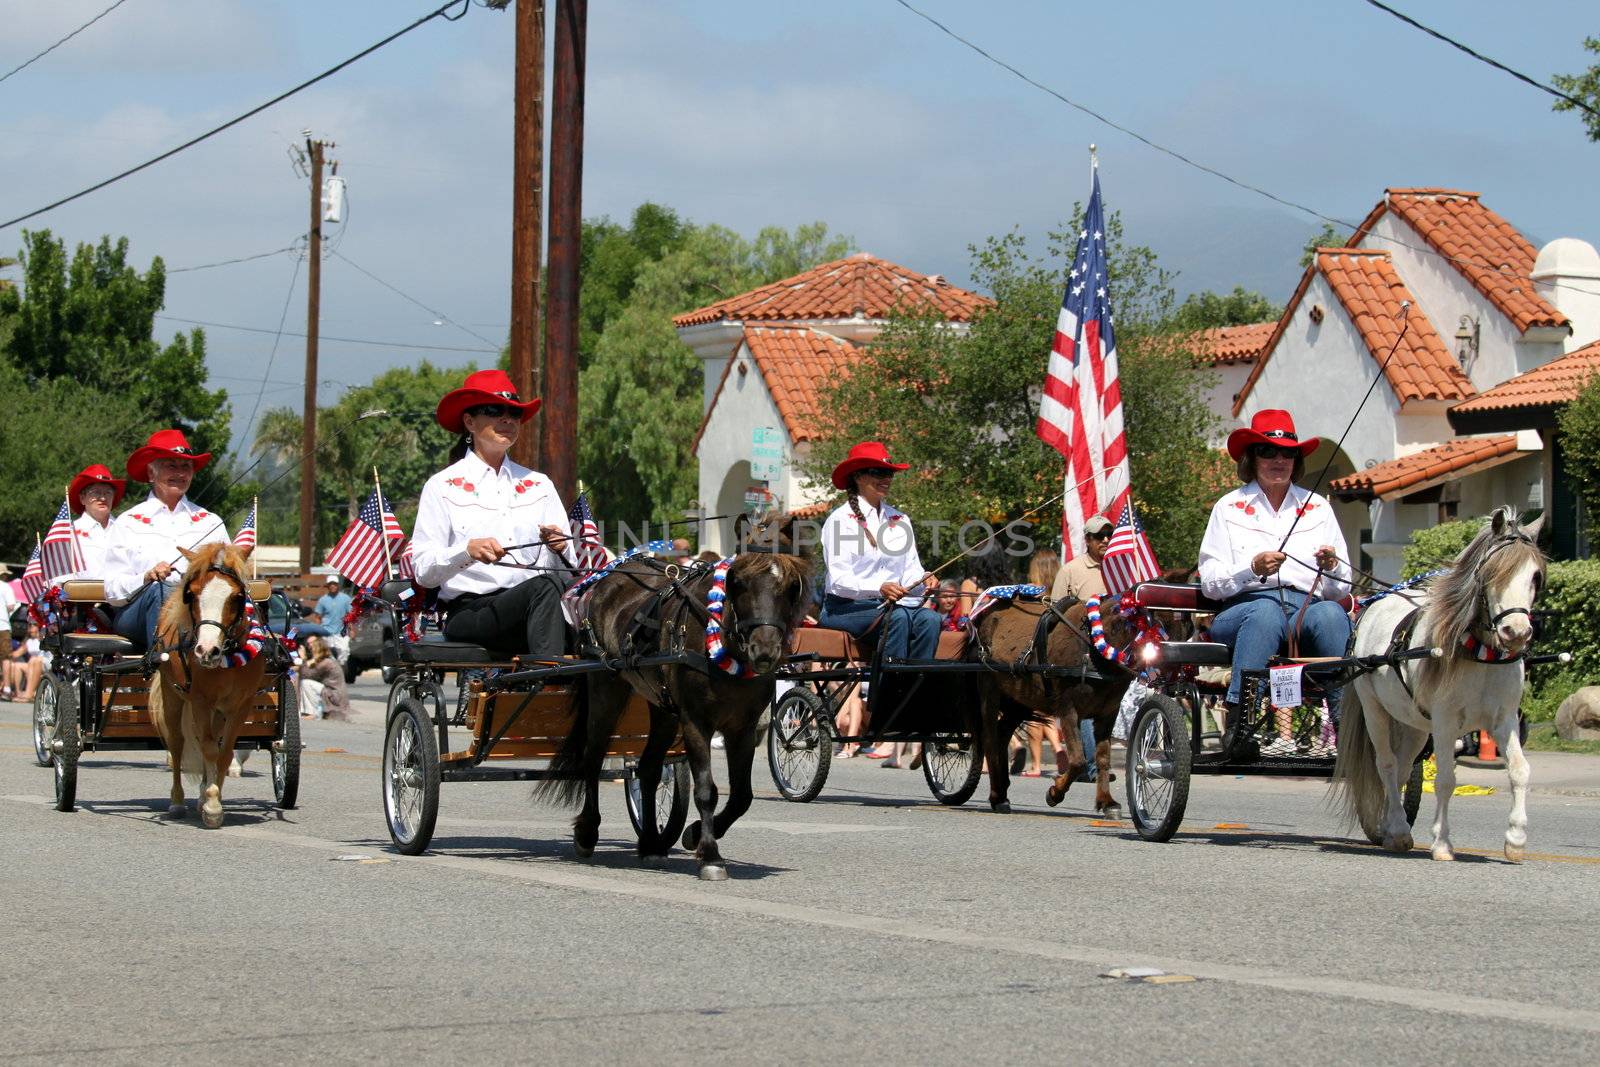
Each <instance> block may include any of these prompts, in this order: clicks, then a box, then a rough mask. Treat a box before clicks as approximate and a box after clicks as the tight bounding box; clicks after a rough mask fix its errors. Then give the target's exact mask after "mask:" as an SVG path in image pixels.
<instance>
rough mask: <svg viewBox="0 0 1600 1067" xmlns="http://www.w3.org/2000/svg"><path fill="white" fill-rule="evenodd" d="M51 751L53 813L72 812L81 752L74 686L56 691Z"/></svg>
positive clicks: (67, 686)
mask: <svg viewBox="0 0 1600 1067" xmlns="http://www.w3.org/2000/svg"><path fill="white" fill-rule="evenodd" d="M51 747H52V751H53V753H54V755H55V765H56V810H57V811H71V810H72V807H73V804H74V803H75V802H76V801H77V799H78V756H79V755H81V754H82V752H83V731H82V730H81V729H80V727H79V724H78V690H77V689H76V688H75V687H74V686H70V685H62V686H57V687H56V729H55V737H54V739H53V740H52V742H51Z"/></svg>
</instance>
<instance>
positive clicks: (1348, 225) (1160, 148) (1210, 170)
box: [894, 0, 1600, 296]
mask: <svg viewBox="0 0 1600 1067" xmlns="http://www.w3.org/2000/svg"><path fill="white" fill-rule="evenodd" d="M894 2H895V3H897V4H899V5H900V6H901V7H903V8H905V9H906V10H907V11H909V12H911V13H912V14H913V15H915V16H917V17H918V18H920V19H922V20H923V21H924V22H927V23H929V24H930V25H932V26H934V27H935V28H936V29H938V30H939V31H940V32H941V33H943V34H945V36H947V37H949V38H951V39H952V40H954V41H956V42H958V43H960V44H962V45H964V46H965V47H967V48H970V49H971V50H972V51H974V52H976V53H978V55H980V56H982V57H983V58H984V59H987V60H988V61H989V62H991V63H993V64H994V65H995V66H997V67H999V68H1001V69H1002V70H1005V71H1008V72H1009V73H1011V74H1014V75H1015V76H1016V77H1018V78H1020V79H1021V80H1022V81H1024V82H1026V83H1028V84H1029V85H1031V86H1033V87H1034V88H1035V89H1038V90H1039V91H1040V92H1042V93H1045V94H1047V95H1049V96H1053V97H1055V98H1056V99H1057V100H1059V101H1061V102H1062V103H1063V104H1066V105H1067V106H1068V107H1070V108H1073V109H1075V110H1077V111H1081V112H1082V113H1083V114H1085V115H1088V116H1089V117H1090V118H1092V119H1094V120H1095V121H1097V122H1100V123H1103V124H1104V125H1106V126H1109V127H1111V128H1112V129H1114V130H1116V131H1118V132H1119V133H1123V134H1126V135H1127V136H1129V137H1131V138H1133V139H1134V140H1135V141H1138V142H1139V143H1140V144H1143V145H1145V146H1147V147H1149V148H1153V149H1154V150H1155V151H1157V152H1160V153H1161V154H1163V155H1166V156H1171V157H1172V158H1173V159H1176V160H1177V161H1178V162H1180V163H1182V164H1184V165H1185V166H1189V167H1193V168H1194V169H1195V170H1198V171H1201V172H1202V173H1205V174H1210V175H1211V176H1212V177H1215V178H1220V179H1222V180H1223V181H1225V182H1227V183H1228V184H1229V185H1233V186H1237V187H1238V188H1240V189H1244V190H1246V191H1248V192H1252V193H1255V194H1256V195H1258V196H1263V197H1266V198H1267V199H1268V200H1271V201H1273V202H1274V203H1278V204H1282V205H1283V206H1284V207H1287V208H1293V209H1294V210H1295V211H1299V212H1301V213H1302V214H1306V215H1310V216H1311V217H1312V218H1314V219H1320V220H1321V221H1323V222H1327V223H1331V224H1332V225H1334V226H1339V227H1342V228H1344V229H1347V230H1351V231H1355V230H1358V229H1360V225H1359V224H1358V223H1353V222H1350V221H1349V220H1347V219H1340V218H1335V217H1334V216H1332V215H1327V214H1324V213H1323V212H1321V211H1318V210H1317V209H1316V208H1314V207H1310V206H1308V205H1306V204H1301V203H1298V202H1296V201H1294V200H1288V199H1286V198H1284V197H1281V196H1278V195H1277V194H1276V193H1272V192H1269V191H1267V190H1266V189H1262V188H1261V187H1259V186H1255V185H1251V184H1250V183H1249V182H1246V181H1241V180H1240V179H1238V178H1235V177H1233V176H1231V175H1228V174H1224V173H1223V172H1222V171H1220V170H1217V169H1216V168H1215V167H1210V166H1207V165H1206V164H1204V163H1200V162H1198V161H1196V160H1193V159H1190V158H1189V157H1188V156H1186V155H1184V154H1183V153H1182V152H1179V151H1177V150H1176V149H1172V148H1168V147H1167V146H1166V145H1163V144H1157V143H1156V142H1155V141H1152V140H1151V139H1150V138H1148V137H1146V136H1144V135H1143V134H1141V133H1139V132H1138V131H1137V130H1131V129H1129V128H1128V127H1126V126H1123V125H1121V124H1120V123H1118V122H1115V121H1113V120H1111V119H1109V118H1107V117H1106V116H1104V115H1102V114H1100V113H1099V112H1098V111H1095V110H1094V109H1093V108H1091V107H1088V106H1086V105H1084V104H1080V103H1078V102H1077V101H1075V100H1070V99H1068V98H1067V97H1066V96H1064V95H1062V94H1061V93H1059V92H1057V91H1056V90H1054V89H1052V88H1050V86H1048V85H1045V84H1044V83H1042V82H1039V81H1037V80H1035V79H1034V78H1032V77H1030V76H1028V75H1027V74H1024V73H1023V72H1022V71H1020V70H1018V69H1017V68H1016V67H1014V66H1012V65H1011V64H1010V63H1007V62H1006V61H1005V60H1003V59H1000V58H999V57H998V56H995V55H993V54H992V53H990V52H988V51H986V50H985V49H984V48H982V47H981V46H980V45H978V44H976V43H975V42H973V41H970V40H968V39H967V38H965V37H963V36H961V35H960V34H959V33H957V32H956V31H954V30H952V29H951V28H950V27H948V26H946V25H945V24H944V23H942V22H940V21H939V20H938V19H936V18H934V17H933V16H932V15H929V14H928V13H927V12H925V11H921V10H919V9H917V8H916V7H914V6H912V5H911V4H910V3H909V2H908V0H894ZM1367 236H1368V237H1369V238H1370V239H1372V240H1374V241H1383V242H1385V243H1387V244H1391V245H1395V246H1397V247H1400V248H1409V249H1411V250H1412V251H1414V252H1422V253H1424V254H1427V255H1434V256H1438V257H1439V258H1440V259H1442V260H1444V261H1445V262H1447V263H1452V264H1455V265H1457V266H1465V267H1472V268H1473V269H1475V270H1484V271H1489V272H1490V273H1493V274H1499V275H1502V276H1503V277H1507V278H1514V279H1516V280H1518V281H1532V278H1531V276H1530V275H1528V274H1524V273H1522V272H1520V271H1516V270H1512V269H1511V268H1509V267H1501V266H1497V265H1495V264H1493V263H1491V262H1488V261H1484V262H1475V261H1473V260H1471V259H1463V258H1460V257H1457V256H1451V255H1447V254H1446V253H1445V252H1444V251H1443V250H1442V249H1438V248H1432V247H1429V246H1425V245H1418V244H1411V243H1410V242H1407V241H1402V240H1400V239H1399V238H1395V237H1382V236H1380V235H1378V234H1368V235H1367ZM1546 284H1548V285H1550V286H1551V287H1552V288H1558V289H1568V290H1571V291H1573V292H1578V293H1587V294H1589V295H1591V296H1600V292H1596V291H1595V290H1591V289H1585V288H1583V287H1581V286H1576V285H1572V284H1570V283H1567V282H1548V283H1546Z"/></svg>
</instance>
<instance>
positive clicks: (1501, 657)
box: [1461, 634, 1522, 663]
mask: <svg viewBox="0 0 1600 1067" xmlns="http://www.w3.org/2000/svg"><path fill="white" fill-rule="evenodd" d="M1461 647H1462V649H1463V650H1465V651H1466V653H1467V655H1468V656H1471V657H1472V658H1473V659H1475V660H1477V661H1478V662H1479V663H1510V662H1512V661H1513V660H1519V659H1521V658H1522V653H1520V652H1518V653H1516V654H1515V655H1513V654H1511V653H1510V652H1501V651H1500V650H1499V649H1497V648H1491V647H1490V646H1488V645H1486V644H1484V643H1483V642H1482V641H1479V640H1478V639H1477V638H1476V637H1473V636H1472V635H1471V634H1466V635H1465V636H1463V637H1462V638H1461Z"/></svg>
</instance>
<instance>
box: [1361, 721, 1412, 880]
mask: <svg viewBox="0 0 1600 1067" xmlns="http://www.w3.org/2000/svg"><path fill="white" fill-rule="evenodd" d="M1362 707H1363V709H1364V711H1363V713H1364V714H1365V715H1366V727H1367V736H1368V737H1370V738H1371V739H1372V762H1373V763H1374V764H1375V765H1376V766H1377V768H1378V780H1379V781H1380V782H1382V783H1383V814H1382V816H1381V817H1380V818H1379V819H1378V825H1379V827H1381V828H1382V832H1383V847H1384V848H1386V849H1388V850H1389V851H1391V852H1402V853H1404V852H1410V851H1411V845H1412V843H1413V842H1412V840H1411V827H1410V826H1408V825H1407V824H1406V812H1405V804H1404V802H1403V801H1402V800H1401V798H1400V783H1401V781H1403V779H1402V778H1401V777H1400V765H1399V764H1400V761H1399V760H1398V759H1396V758H1395V737H1394V734H1393V733H1392V732H1391V729H1390V727H1392V726H1393V725H1394V720H1393V719H1391V718H1390V717H1389V713H1388V711H1386V710H1385V709H1384V708H1383V706H1382V705H1380V704H1376V703H1373V704H1368V703H1365V702H1364V703H1363V704H1362Z"/></svg>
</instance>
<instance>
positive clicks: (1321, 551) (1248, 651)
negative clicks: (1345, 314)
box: [1200, 409, 1351, 755]
mask: <svg viewBox="0 0 1600 1067" xmlns="http://www.w3.org/2000/svg"><path fill="white" fill-rule="evenodd" d="M1319 444H1321V439H1320V438H1316V437H1309V438H1306V439H1304V440H1302V439H1301V438H1300V436H1299V435H1298V434H1297V433H1296V432H1295V428H1294V419H1292V418H1291V417H1290V416H1289V413H1288V412H1287V411H1279V410H1276V409H1268V410H1265V411H1258V412H1256V414H1255V416H1254V418H1252V419H1251V420H1250V425H1249V426H1247V427H1241V428H1240V429H1237V430H1234V431H1233V432H1232V433H1231V434H1229V435H1228V455H1229V456H1231V457H1233V459H1234V462H1235V463H1236V464H1237V470H1238V474H1239V481H1240V482H1242V483H1244V484H1243V485H1241V486H1240V487H1239V488H1238V489H1235V490H1233V491H1232V492H1230V493H1227V494H1225V495H1224V496H1223V497H1222V499H1221V500H1218V501H1217V503H1216V504H1215V506H1213V507H1212V509H1211V520H1210V522H1209V523H1207V525H1206V533H1205V537H1204V539H1202V540H1201V542H1200V587H1201V589H1202V590H1203V591H1204V592H1205V594H1206V596H1208V597H1210V598H1211V599H1213V600H1220V601H1224V602H1225V603H1226V604H1227V607H1226V608H1224V609H1223V610H1222V611H1220V612H1218V613H1217V617H1216V619H1215V621H1214V622H1212V624H1211V636H1212V637H1213V638H1215V639H1216V640H1219V641H1222V642H1224V643H1226V644H1227V645H1229V646H1230V647H1232V649H1233V677H1232V679H1231V680H1230V681H1229V682H1228V696H1227V701H1228V706H1229V709H1230V710H1234V709H1237V707H1238V704H1239V683H1240V672H1241V671H1243V670H1248V669H1257V670H1259V669H1261V668H1263V667H1265V666H1266V665H1267V661H1268V660H1269V659H1270V658H1271V657H1272V656H1275V655H1277V654H1278V653H1279V651H1280V649H1281V648H1282V647H1283V644H1284V642H1285V640H1286V639H1287V637H1288V634H1289V628H1290V627H1291V626H1293V625H1294V620H1295V618H1296V616H1298V615H1299V614H1300V610H1301V608H1302V607H1305V615H1304V619H1303V621H1302V622H1301V627H1300V638H1299V639H1300V645H1301V651H1302V652H1303V653H1305V654H1308V655H1316V656H1342V655H1344V650H1345V645H1346V642H1348V641H1349V638H1350V618H1349V616H1348V615H1346V614H1345V611H1344V608H1343V607H1342V606H1340V605H1339V604H1338V603H1336V601H1338V600H1339V599H1340V598H1341V597H1343V596H1345V595H1346V594H1347V593H1349V592H1350V575H1351V571H1350V565H1349V563H1348V562H1347V560H1348V558H1349V550H1348V549H1346V547H1345V542H1344V534H1343V533H1342V532H1340V530H1339V523H1338V521H1337V520H1336V519H1335V518H1334V514H1333V508H1332V507H1330V506H1329V505H1328V501H1327V499H1326V498H1324V497H1322V496H1319V495H1317V494H1316V493H1313V492H1311V491H1310V490H1308V489H1303V488H1301V487H1300V486H1298V485H1296V484H1295V483H1296V482H1298V481H1299V480H1300V478H1301V477H1302V476H1303V475H1304V474H1305V466H1306V457H1307V456H1308V455H1310V454H1311V453H1312V452H1314V451H1316V449H1317V445H1319ZM1291 527H1292V528H1293V532H1292V533H1290V529H1291ZM1286 535H1287V536H1288V541H1287V542H1285V541H1284V538H1285V536H1286ZM1280 546H1281V547H1280ZM1312 563H1314V564H1315V566H1309V565H1308V564H1312ZM1307 601H1310V604H1309V606H1307ZM1308 646H1309V647H1308ZM1330 703H1331V704H1333V705H1334V706H1335V710H1336V709H1337V694H1335V695H1334V696H1333V697H1332V698H1331V699H1330ZM1286 726H1287V723H1286V722H1285V723H1282V724H1280V731H1279V732H1280V737H1279V738H1278V739H1277V740H1274V741H1273V742H1272V743H1271V744H1270V745H1268V746H1267V748H1266V749H1265V750H1264V751H1266V752H1267V753H1268V754H1272V755H1281V754H1288V753H1292V752H1293V751H1294V744H1293V742H1292V741H1291V740H1289V739H1288V738H1287V737H1286V736H1282V735H1286V734H1287V732H1288V731H1287V729H1286Z"/></svg>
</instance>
